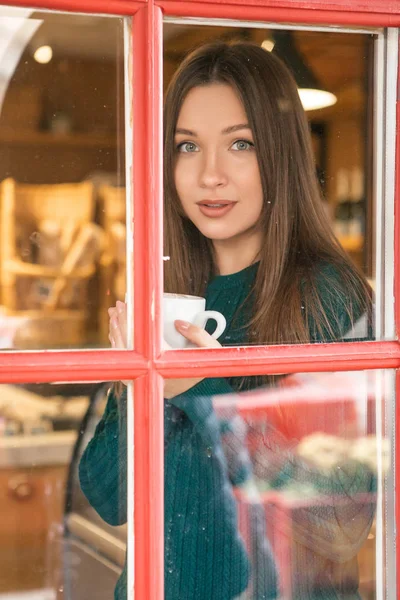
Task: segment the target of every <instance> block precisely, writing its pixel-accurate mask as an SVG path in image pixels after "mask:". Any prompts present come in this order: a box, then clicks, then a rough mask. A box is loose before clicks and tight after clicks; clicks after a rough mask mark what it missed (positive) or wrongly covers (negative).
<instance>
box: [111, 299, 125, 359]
mask: <svg viewBox="0 0 400 600" xmlns="http://www.w3.org/2000/svg"><path fill="white" fill-rule="evenodd" d="M108 315H109V317H110V322H109V326H108V339H109V340H110V342H111V346H112V347H113V348H118V349H120V350H125V349H126V340H127V336H126V304H125V302H120V301H119V300H117V303H116V306H113V307H112V308H109V309H108Z"/></svg>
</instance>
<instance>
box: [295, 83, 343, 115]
mask: <svg viewBox="0 0 400 600" xmlns="http://www.w3.org/2000/svg"><path fill="white" fill-rule="evenodd" d="M298 92H299V96H300V100H301V103H302V105H303V108H304V110H305V111H308V110H318V109H320V108H327V107H328V106H333V105H334V104H336V102H337V98H336V96H335V94H331V92H327V91H325V90H318V89H313V88H299V89H298Z"/></svg>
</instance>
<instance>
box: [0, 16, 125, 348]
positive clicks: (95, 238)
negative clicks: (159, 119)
mask: <svg viewBox="0 0 400 600" xmlns="http://www.w3.org/2000/svg"><path fill="white" fill-rule="evenodd" d="M0 25H1V27H2V32H3V35H2V41H1V44H0V61H1V69H2V80H1V86H0V108H1V113H0V151H1V156H2V160H1V165H0V224H1V225H0V226H1V249H0V347H1V348H2V349H11V348H15V349H18V350H20V349H36V348H81V347H85V348H86V347H99V346H100V347H102V346H108V345H109V340H108V315H107V309H108V308H109V307H110V306H113V305H115V302H116V300H120V301H124V298H125V292H126V251H125V246H126V237H127V236H126V208H125V205H126V196H127V194H126V181H125V102H124V97H125V90H124V71H125V57H124V20H123V19H122V18H118V17H105V16H101V17H100V16H95V15H73V14H62V13H50V12H36V11H32V10H23V9H9V8H1V9H0Z"/></svg>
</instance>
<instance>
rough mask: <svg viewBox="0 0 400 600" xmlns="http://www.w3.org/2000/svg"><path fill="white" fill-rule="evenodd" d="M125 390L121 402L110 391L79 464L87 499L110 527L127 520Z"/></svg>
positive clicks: (81, 482) (80, 476)
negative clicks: (100, 417)
mask: <svg viewBox="0 0 400 600" xmlns="http://www.w3.org/2000/svg"><path fill="white" fill-rule="evenodd" d="M126 398H127V397H126V388H124V391H123V393H122V395H121V397H120V398H118V399H117V398H116V397H115V395H114V393H113V391H112V390H110V392H109V395H108V400H107V405H106V409H105V411H104V414H103V417H102V419H101V421H100V422H99V424H98V425H97V427H96V431H95V434H94V436H93V438H92V439H91V441H90V442H89V444H88V445H87V447H86V449H85V451H84V453H83V456H82V458H81V461H80V464H79V480H80V484H81V488H82V491H83V493H84V494H85V496H86V498H87V499H88V501H89V502H90V504H91V505H92V506H93V508H94V509H95V510H96V511H97V512H98V513H99V515H100V516H101V518H102V519H104V521H106V523H109V524H110V525H122V524H123V523H126V519H127V506H126V501H127V484H126V473H127V455H126V449H127V438H126V431H127V420H126Z"/></svg>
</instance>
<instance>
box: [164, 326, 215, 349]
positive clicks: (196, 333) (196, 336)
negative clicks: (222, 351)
mask: <svg viewBox="0 0 400 600" xmlns="http://www.w3.org/2000/svg"><path fill="white" fill-rule="evenodd" d="M174 324H175V329H176V330H177V331H178V332H179V333H180V334H181V335H183V336H184V337H185V338H186V339H187V340H189V342H192V344H195V346H198V347H199V348H220V347H221V344H220V343H219V341H218V340H216V339H215V338H213V337H211V335H210V334H209V333H207V331H206V330H205V329H203V328H202V327H198V326H197V325H192V323H188V322H187V321H180V320H177V321H175V323H174Z"/></svg>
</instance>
